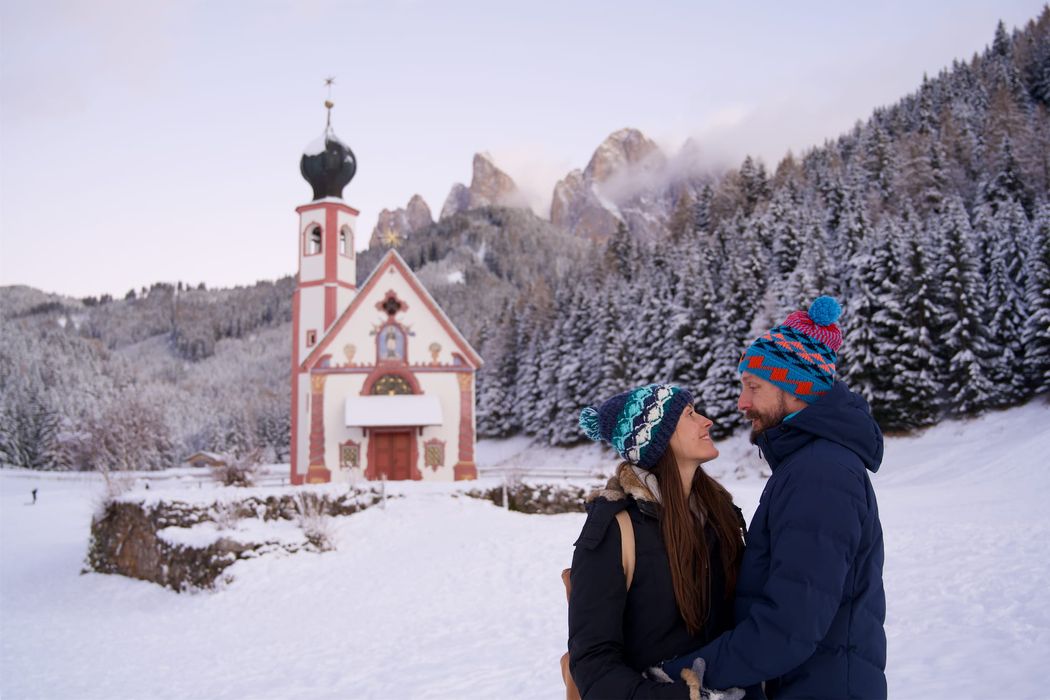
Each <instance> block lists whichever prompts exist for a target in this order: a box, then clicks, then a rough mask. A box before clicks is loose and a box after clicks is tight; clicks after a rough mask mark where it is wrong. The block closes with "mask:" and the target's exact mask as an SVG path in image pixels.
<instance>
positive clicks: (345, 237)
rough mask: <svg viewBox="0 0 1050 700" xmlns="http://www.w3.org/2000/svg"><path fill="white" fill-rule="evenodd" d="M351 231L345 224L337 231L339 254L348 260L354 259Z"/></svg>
mask: <svg viewBox="0 0 1050 700" xmlns="http://www.w3.org/2000/svg"><path fill="white" fill-rule="evenodd" d="M353 240H354V238H353V231H351V230H350V227H349V226H347V225H346V224H343V227H342V228H341V229H339V254H340V255H345V256H346V257H348V258H352V257H354V246H353Z"/></svg>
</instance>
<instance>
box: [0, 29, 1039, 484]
mask: <svg viewBox="0 0 1050 700" xmlns="http://www.w3.org/2000/svg"><path fill="white" fill-rule="evenodd" d="M1048 115H1050V10H1047V9H1044V11H1043V12H1042V14H1041V15H1040V16H1039V17H1038V18H1036V19H1033V20H1032V21H1031V22H1030V23H1029V24H1028V25H1027V26H1026V27H1025V28H1024V29H1022V30H1018V31H1014V32H1009V31H1007V30H1006V28H1005V27H1004V26H1002V25H1001V24H1000V26H999V27H998V28H997V29H996V31H995V33H994V35H993V37H992V42H991V44H990V45H989V47H988V48H987V49H986V50H984V51H983V52H982V53H980V54H979V55H976V56H975V57H974V58H973V59H972V60H969V61H957V62H955V63H953V65H952V66H951V67H949V68H947V69H945V70H944V71H942V72H941V73H940V74H938V75H937V76H934V77H932V78H928V79H925V80H924V81H923V82H922V84H921V85H920V86H918V89H917V90H916V91H915V92H913V93H912V94H910V95H907V96H905V97H903V98H902V99H901V100H900V101H899V102H897V103H896V104H893V105H890V106H887V107H885V108H880V109H878V110H875V112H874V113H873V114H872V115H871V116H870V117H869V118H868V119H867V120H866V121H864V122H858V123H857V125H856V126H855V127H854V128H853V129H852V130H851V131H850V132H849V133H846V134H843V135H840V136H839V137H837V138H835V139H834V140H829V141H828V142H826V143H825V144H824V145H823V146H820V147H817V148H813V149H810V150H808V151H806V152H804V153H801V154H798V155H791V154H788V155H787V156H785V158H784V159H783V160H781V162H779V163H778V164H776V167H775V168H773V169H772V170H771V171H770V170H767V168H766V166H765V164H763V163H762V162H760V161H757V160H755V159H752V158H746V159H745V160H744V161H743V162H742V163H741V164H740V166H739V167H738V168H736V169H732V170H730V171H728V172H725V173H722V174H718V175H717V176H716V175H714V174H711V173H705V172H703V167H702V165H703V164H702V158H701V157H700V154H697V153H696V150H695V146H693V147H691V146H690V145H689V144H687V145H686V147H684V148H683V149H682V151H681V152H680V153H677V154H671V155H668V154H665V153H663V152H661V151H660V149H659V148H658V147H657V146H656V145H655V144H653V143H652V141H651V140H649V139H648V138H647V137H645V135H644V134H642V133H641V132H639V131H637V130H634V129H629V128H627V129H623V130H620V131H617V132H615V133H614V134H611V135H610V136H609V137H608V138H607V139H606V140H605V141H604V142H603V143H602V144H600V145H599V146H598V148H597V149H596V151H595V154H594V156H593V157H592V158H591V160H590V162H589V163H587V164H586V165H585V166H584V167H581V168H579V169H576V170H573V171H571V172H569V173H567V174H566V176H565V177H564V178H563V179H562V180H561V181H559V182H558V184H557V185H556V187H555V190H554V193H553V199H552V205H551V212H550V217H549V218H544V217H539V216H536V215H535V214H534V213H532V212H531V211H530V210H528V209H527V208H524V206H517V204H518V203H517V202H515V200H514V195H515V192H514V185H513V180H511V179H510V178H509V177H507V176H506V174H505V173H502V171H500V170H499V168H498V166H497V165H496V164H495V163H493V162H492V161H491V159H487V158H484V157H482V156H477V157H475V169H474V180H473V181H472V183H471V185H470V186H469V187H467V186H463V185H459V186H458V188H455V187H454V188H453V191H452V192H451V193H450V197H449V200H447V201H446V202H445V203H444V205H443V207H442V213H441V215H440V216H439V218H438V220H437V221H436V222H435V221H434V220H433V218H432V214H431V209H430V207H429V206H428V205H427V204H426V203H425V202H423V201H422V199H421V198H419V199H418V201H417V200H416V198H413V200H412V202H410V203H409V205H408V206H407V207H406V208H405V209H395V210H392V211H387V212H385V213H386V217H385V218H383V217H381V221H382V222H383V224H384V225H383V227H382V230H381V227H380V226H378V225H377V227H376V231H374V232H373V235H372V238H371V244H370V247H369V249H368V250H366V251H362V252H361V253H359V254H358V260H357V269H358V275H359V282H363V280H364V278H365V277H367V275H368V274H370V273H371V271H372V269H373V268H374V266H375V264H376V262H378V260H379V258H380V257H381V256H382V255H383V253H385V251H386V250H387V248H388V247H389V246H391V245H396V246H397V247H398V250H399V251H400V252H401V254H402V255H403V256H404V257H405V259H406V260H407V261H408V263H409V264H410V266H411V267H412V268H413V269H414V270H415V271H416V272H417V273H418V274H419V276H420V278H421V279H422V280H423V282H424V283H425V284H426V285H427V287H428V289H429V290H430V291H431V293H432V294H433V296H434V297H435V299H436V300H437V301H438V302H439V303H440V304H441V305H442V307H443V308H444V309H445V311H446V312H447V313H448V315H449V316H450V318H451V319H452V320H453V322H454V323H456V325H457V326H458V327H459V328H460V329H461V330H462V331H463V332H464V335H465V336H466V337H467V338H468V340H469V341H470V342H471V343H472V344H473V345H474V346H475V348H477V349H478V350H479V351H480V353H481V355H482V357H483V358H484V359H485V363H486V364H485V366H484V367H483V368H482V370H481V371H480V372H479V374H478V377H477V380H478V411H477V417H478V430H479V434H480V435H482V436H486V435H488V436H502V435H510V434H514V433H519V432H520V433H524V434H527V435H532V436H535V437H536V438H537V439H541V440H544V441H546V442H549V443H550V444H571V443H573V442H576V441H578V440H579V439H580V435H579V433H578V429H577V428H576V416H577V415H578V413H579V410H580V408H582V407H583V406H584V405H588V404H591V403H594V402H596V401H599V400H601V399H602V398H605V397H607V396H609V395H611V394H613V393H616V392H618V391H621V390H623V389H624V388H626V387H628V386H630V385H634V384H639V383H643V382H650V381H674V382H677V383H680V384H682V385H685V386H688V387H690V388H691V389H693V390H694V392H695V393H696V394H697V396H698V403H699V405H700V406H701V408H702V410H703V411H704V412H705V413H706V414H707V415H708V416H710V417H711V418H713V419H714V420H715V421H716V422H717V423H718V427H719V429H720V430H721V432H722V433H725V432H728V431H731V430H733V429H735V428H736V427H738V426H739V424H740V418H739V416H738V415H737V412H736V408H735V391H736V383H737V380H736V362H737V360H738V359H739V355H740V350H741V348H742V347H743V346H744V345H745V344H746V343H747V342H749V341H750V340H751V339H752V338H753V337H754V336H755V335H756V334H757V333H758V332H760V331H763V330H765V329H767V328H769V327H770V326H771V325H773V324H774V323H777V322H779V321H780V320H782V319H783V318H784V316H785V315H786V314H787V313H788V312H789V311H791V310H794V309H797V308H804V307H805V306H806V305H808V303H809V302H810V301H812V300H813V299H814V298H815V297H816V296H818V295H819V294H822V293H830V294H834V295H836V296H837V297H838V299H839V300H840V301H841V302H842V304H843V307H844V313H843V317H842V319H841V321H840V325H841V326H842V328H843V331H844V338H845V341H844V345H843V348H842V351H841V353H840V357H839V369H840V372H841V373H842V374H843V376H844V377H845V379H846V380H847V381H848V382H850V383H851V385H852V386H853V387H854V388H856V389H858V390H860V391H861V392H862V393H864V394H865V396H866V397H867V398H868V400H869V402H870V403H871V405H872V408H873V411H874V412H875V415H876V417H877V418H878V419H879V420H880V422H881V423H882V425H883V426H884V427H885V428H887V429H890V430H900V431H909V430H914V429H917V428H921V427H923V426H927V425H931V424H933V423H935V422H937V421H938V420H940V419H941V418H942V417H944V416H959V415H972V414H975V413H979V412H981V411H984V410H988V409H991V408H998V407H1004V406H1009V405H1014V404H1017V403H1020V402H1023V401H1026V400H1028V399H1029V398H1030V397H1032V396H1033V395H1035V394H1038V393H1043V392H1046V391H1048V390H1050V205H1048V203H1047V192H1048V190H1050V116H1048ZM479 159H480V161H479ZM501 175H502V176H503V177H501ZM453 195H454V196H453ZM508 204H509V205H510V206H507V205H508ZM387 232H392V233H391V235H389V236H387V235H385V234H386V233H387ZM292 262H294V261H290V263H292ZM294 285H295V281H294V278H292V277H285V278H282V279H280V280H277V281H275V282H260V283H258V284H256V285H254V286H252V287H245V288H236V289H227V290H206V289H199V288H193V289H190V288H188V287H187V286H186V285H182V284H179V283H176V284H174V285H172V284H155V285H153V286H152V287H150V288H149V289H145V290H135V291H133V292H129V294H128V295H127V298H125V299H109V298H105V297H104V298H101V299H94V298H89V299H83V300H76V299H70V298H66V297H60V296H58V295H51V294H46V293H44V292H40V291H37V290H32V289H28V288H25V287H6V288H0V323H2V325H3V329H2V330H3V332H2V333H0V461H3V462H5V463H9V464H14V465H19V466H25V467H31V468H50V469H68V468H75V469H81V468H91V467H92V466H95V465H99V464H104V465H109V466H111V467H113V468H123V467H134V468H160V467H163V466H168V465H170V464H173V463H175V462H177V461H178V460H179V459H182V458H184V457H185V456H186V455H187V454H188V453H190V452H192V451H193V450H196V449H212V450H217V451H233V452H239V451H244V450H246V449H248V448H249V447H252V446H259V447H263V448H265V449H266V450H267V451H269V452H270V453H271V455H272V456H273V457H274V458H275V459H283V458H284V456H285V455H286V454H287V449H288V423H289V418H288V413H289V407H290V400H289V396H288V392H289V368H290V367H289V366H290V361H291V360H290V335H291V329H290V323H289V320H290V318H291V294H292V290H293V289H294Z"/></svg>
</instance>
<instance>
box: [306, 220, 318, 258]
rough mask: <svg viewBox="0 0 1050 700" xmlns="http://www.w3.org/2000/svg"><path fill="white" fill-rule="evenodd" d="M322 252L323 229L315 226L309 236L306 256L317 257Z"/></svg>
mask: <svg viewBox="0 0 1050 700" xmlns="http://www.w3.org/2000/svg"><path fill="white" fill-rule="evenodd" d="M320 252H321V227H320V226H314V227H313V228H312V229H310V233H309V234H307V241H306V254H307V255H317V254H318V253H320Z"/></svg>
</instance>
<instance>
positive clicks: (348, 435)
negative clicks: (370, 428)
mask: <svg viewBox="0 0 1050 700" xmlns="http://www.w3.org/2000/svg"><path fill="white" fill-rule="evenodd" d="M364 382H365V375H364V374H329V375H327V379H325V385H324V413H325V423H324V425H325V428H324V440H325V445H324V462H325V466H327V467H328V469H329V471H331V472H332V481H333V482H336V481H338V482H346V481H349V480H350V479H351V477H353V478H354V479H357V480H361V479H364V473H365V471H364V468H365V466H366V465H365V462H366V460H367V455H368V439H367V438H365V436H364V430H363V429H362V428H348V427H347V426H346V399H347V398H348V397H351V396H360V395H361V387H362V386H363V385H364ZM347 440H353V441H354V442H356V443H358V445H359V450H358V455H359V457H358V460H359V461H358V468H357V469H354V470H350V469H343V468H341V466H340V461H339V446H340V445H342V444H343V443H344V442H346V441H347ZM351 471H353V472H354V473H353V474H351Z"/></svg>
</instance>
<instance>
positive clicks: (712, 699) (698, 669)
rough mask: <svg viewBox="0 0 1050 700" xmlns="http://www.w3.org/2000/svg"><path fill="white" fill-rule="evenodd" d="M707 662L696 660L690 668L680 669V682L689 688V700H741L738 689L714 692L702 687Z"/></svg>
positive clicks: (740, 692) (742, 693)
mask: <svg viewBox="0 0 1050 700" xmlns="http://www.w3.org/2000/svg"><path fill="white" fill-rule="evenodd" d="M706 670H707V662H706V661H704V660H703V659H697V660H696V661H694V662H693V665H692V666H691V667H690V668H683V669H682V680H684V681H685V684H686V685H688V686H689V700H742V698H743V697H744V691H743V690H741V689H740V688H729V689H727V690H715V689H713V688H705V687H704V672H705V671H706Z"/></svg>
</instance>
